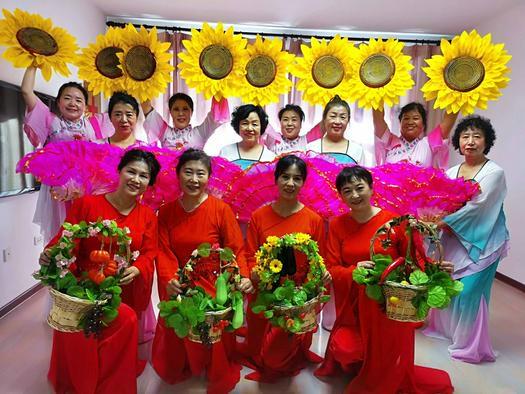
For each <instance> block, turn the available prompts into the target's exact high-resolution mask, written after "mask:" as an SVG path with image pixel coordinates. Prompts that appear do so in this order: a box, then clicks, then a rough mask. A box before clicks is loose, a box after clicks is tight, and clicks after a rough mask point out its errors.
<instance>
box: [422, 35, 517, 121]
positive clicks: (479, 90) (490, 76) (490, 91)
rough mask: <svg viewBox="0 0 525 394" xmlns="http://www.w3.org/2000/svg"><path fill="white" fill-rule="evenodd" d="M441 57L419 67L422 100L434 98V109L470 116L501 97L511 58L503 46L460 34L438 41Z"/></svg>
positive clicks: (474, 36)
mask: <svg viewBox="0 0 525 394" xmlns="http://www.w3.org/2000/svg"><path fill="white" fill-rule="evenodd" d="M441 53H442V54H441V55H434V56H432V58H431V59H427V60H426V62H427V64H428V66H429V67H423V71H424V72H425V73H426V74H427V76H428V78H429V80H428V82H427V83H425V85H424V86H423V87H422V88H421V91H422V92H423V93H424V97H425V100H433V99H436V101H435V103H434V108H441V109H445V110H446V111H447V112H448V113H457V112H460V111H461V113H462V114H463V115H469V114H472V113H473V112H474V111H475V109H476V108H480V109H487V102H488V101H489V100H495V99H497V98H498V97H499V96H501V91H500V89H503V88H504V87H505V86H507V84H508V82H509V81H510V78H509V77H508V76H507V74H508V73H509V72H510V69H509V68H508V67H507V62H508V61H509V60H510V59H511V57H512V56H510V55H509V54H508V53H507V51H506V50H505V49H504V46H503V44H497V45H493V44H492V43H491V35H490V34H487V35H486V36H484V37H481V36H480V35H479V34H478V32H477V31H476V30H472V31H471V32H470V33H467V32H466V31H464V32H463V33H461V35H459V36H456V37H454V38H453V39H452V42H448V41H447V40H444V39H443V40H441Z"/></svg>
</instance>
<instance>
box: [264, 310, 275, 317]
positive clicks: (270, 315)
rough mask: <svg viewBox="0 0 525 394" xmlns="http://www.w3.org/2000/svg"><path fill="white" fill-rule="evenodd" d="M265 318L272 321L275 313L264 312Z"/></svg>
mask: <svg viewBox="0 0 525 394" xmlns="http://www.w3.org/2000/svg"><path fill="white" fill-rule="evenodd" d="M264 317H265V318H267V319H271V318H272V317H273V311H271V310H270V311H265V312H264Z"/></svg>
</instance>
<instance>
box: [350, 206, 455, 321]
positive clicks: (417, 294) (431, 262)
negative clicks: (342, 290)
mask: <svg viewBox="0 0 525 394" xmlns="http://www.w3.org/2000/svg"><path fill="white" fill-rule="evenodd" d="M396 231H404V235H405V236H406V237H407V239H408V247H407V253H406V256H405V257H398V258H397V259H396V260H393V259H392V257H391V256H389V255H382V254H376V253H375V252H374V246H375V245H376V240H379V241H380V242H381V245H382V247H383V248H385V249H386V248H387V247H388V246H390V245H391V243H392V236H393V235H394V234H395V233H396ZM421 236H425V237H426V239H427V240H428V241H429V242H430V248H429V250H432V251H433V252H434V253H436V254H437V257H436V259H431V258H429V257H428V256H427V254H426V252H425V250H424V247H423V239H422V238H417V237H421ZM380 237H381V238H380ZM442 255H443V252H442V247H441V244H440V242H439V238H438V236H437V233H436V230H435V227H434V226H433V225H430V224H427V223H425V222H422V221H419V220H417V219H416V218H414V217H413V216H410V215H406V216H400V217H398V218H394V219H392V220H391V221H389V222H388V223H386V224H385V225H383V226H382V227H380V228H379V229H378V230H377V231H376V233H375V234H374V236H373V237H372V239H371V240H370V258H371V260H372V261H374V263H375V267H374V268H373V269H366V268H363V267H358V268H356V269H354V271H353V274H352V275H353V279H354V281H355V282H357V283H359V284H364V285H366V294H367V295H368V297H370V298H372V299H374V300H376V301H377V302H379V303H381V304H383V303H384V304H385V312H386V315H387V317H388V318H389V319H392V320H397V321H401V322H422V321H424V320H425V318H426V316H427V315H428V312H429V310H430V308H440V309H443V308H446V307H447V306H448V305H449V304H450V300H451V298H452V297H455V296H456V295H458V294H459V293H460V292H461V291H462V289H463V284H462V283H461V282H459V281H456V280H453V279H452V278H451V277H450V275H449V274H448V273H446V272H444V271H442V270H441V268H440V263H441V262H442Z"/></svg>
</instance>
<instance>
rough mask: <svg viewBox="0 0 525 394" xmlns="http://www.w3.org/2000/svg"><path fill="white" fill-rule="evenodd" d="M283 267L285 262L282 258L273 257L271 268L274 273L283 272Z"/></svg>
mask: <svg viewBox="0 0 525 394" xmlns="http://www.w3.org/2000/svg"><path fill="white" fill-rule="evenodd" d="M282 269H283V263H281V261H280V260H277V259H273V260H272V261H270V270H271V271H272V272H273V273H276V274H277V273H279V272H281V270H282Z"/></svg>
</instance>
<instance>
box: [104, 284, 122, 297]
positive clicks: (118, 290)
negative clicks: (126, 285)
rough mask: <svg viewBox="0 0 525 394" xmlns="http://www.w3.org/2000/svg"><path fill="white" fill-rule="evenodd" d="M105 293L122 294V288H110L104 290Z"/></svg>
mask: <svg viewBox="0 0 525 394" xmlns="http://www.w3.org/2000/svg"><path fill="white" fill-rule="evenodd" d="M106 291H107V292H108V293H111V294H115V295H120V294H122V288H121V287H120V286H111V287H110V288H108V289H106Z"/></svg>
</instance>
